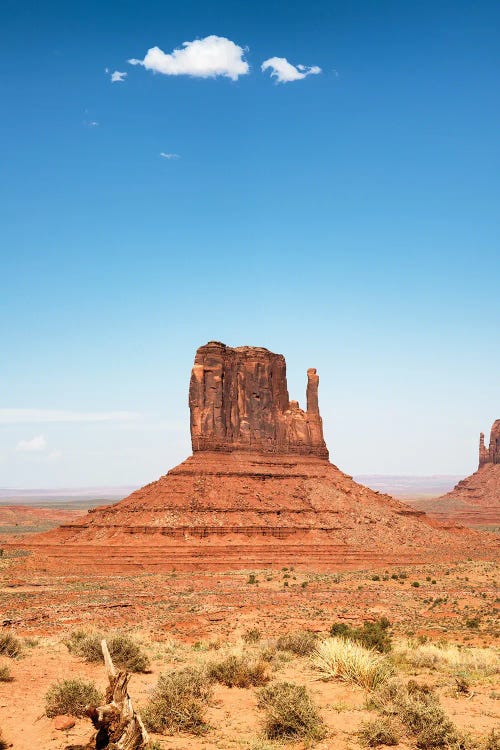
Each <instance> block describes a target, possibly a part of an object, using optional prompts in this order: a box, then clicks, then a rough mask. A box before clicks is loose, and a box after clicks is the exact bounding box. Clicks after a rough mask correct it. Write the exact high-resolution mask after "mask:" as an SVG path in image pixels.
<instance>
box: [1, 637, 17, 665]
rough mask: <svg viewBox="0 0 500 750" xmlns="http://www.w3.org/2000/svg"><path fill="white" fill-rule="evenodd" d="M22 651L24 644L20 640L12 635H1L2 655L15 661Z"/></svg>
mask: <svg viewBox="0 0 500 750" xmlns="http://www.w3.org/2000/svg"><path fill="white" fill-rule="evenodd" d="M21 651H22V644H21V641H20V640H19V638H16V636H15V635H12V633H0V654H3V656H9V657H10V658H11V659H15V658H16V657H17V656H19V655H20V653H21Z"/></svg>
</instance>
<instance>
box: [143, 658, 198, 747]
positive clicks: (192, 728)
mask: <svg viewBox="0 0 500 750" xmlns="http://www.w3.org/2000/svg"><path fill="white" fill-rule="evenodd" d="M211 698H212V686H211V683H210V680H209V678H208V676H207V674H206V672H205V671H204V670H201V669H194V668H186V669H181V670H178V671H176V672H170V673H169V674H165V675H160V677H159V679H158V683H157V685H156V687H155V689H154V691H153V694H152V696H151V699H150V700H149V702H148V703H147V704H146V706H145V707H144V708H143V710H142V711H141V715H142V718H143V720H144V723H145V725H146V727H147V728H148V729H150V730H151V731H153V732H158V733H161V734H173V733H174V732H189V733H191V734H197V735H199V734H204V733H205V732H206V731H207V730H208V724H207V722H206V719H205V709H206V706H207V704H208V703H209V701H210V700H211Z"/></svg>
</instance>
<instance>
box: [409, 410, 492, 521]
mask: <svg viewBox="0 0 500 750" xmlns="http://www.w3.org/2000/svg"><path fill="white" fill-rule="evenodd" d="M411 504H412V506H413V507H414V508H416V509H418V510H423V511H424V512H425V513H428V514H429V515H430V516H432V517H433V518H436V519H438V520H440V521H445V522H446V523H460V524H463V525H464V526H470V527H471V528H485V529H488V528H492V529H494V528H497V527H499V526H500V419H497V420H496V421H495V422H494V423H493V426H492V428H491V433H490V443H489V446H488V448H487V447H486V446H485V444H484V434H483V433H481V435H480V437H479V468H478V470H477V471H475V472H474V474H471V475H470V476H468V477H466V478H465V479H462V480H461V481H460V482H458V484H457V485H456V486H455V487H454V488H453V489H452V490H451V492H447V493H446V494H445V495H442V496H441V497H437V498H432V499H430V500H416V501H413V502H412V503H411Z"/></svg>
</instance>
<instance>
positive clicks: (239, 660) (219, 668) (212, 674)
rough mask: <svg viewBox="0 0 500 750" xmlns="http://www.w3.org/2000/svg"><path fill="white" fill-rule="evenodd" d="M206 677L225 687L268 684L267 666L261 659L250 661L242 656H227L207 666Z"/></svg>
mask: <svg viewBox="0 0 500 750" xmlns="http://www.w3.org/2000/svg"><path fill="white" fill-rule="evenodd" d="M207 675H208V677H209V679H210V680H212V681H213V682H220V683H221V684H222V685H227V687H239V688H248V687H259V686H261V685H265V684H266V683H268V682H269V674H268V665H267V664H266V662H265V661H264V660H263V659H251V658H248V657H247V656H245V655H244V654H241V655H238V654H228V655H227V656H224V657H222V658H221V659H219V660H218V661H213V662H210V663H209V664H208V665H207Z"/></svg>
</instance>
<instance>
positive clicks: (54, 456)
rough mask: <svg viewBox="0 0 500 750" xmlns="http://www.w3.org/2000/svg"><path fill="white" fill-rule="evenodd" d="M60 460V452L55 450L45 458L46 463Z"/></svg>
mask: <svg viewBox="0 0 500 750" xmlns="http://www.w3.org/2000/svg"><path fill="white" fill-rule="evenodd" d="M60 458H62V451H60V450H55V451H51V452H50V453H49V455H48V456H47V461H59V459H60Z"/></svg>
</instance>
